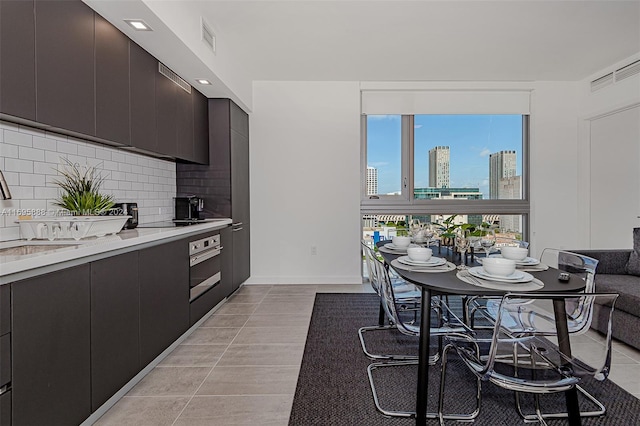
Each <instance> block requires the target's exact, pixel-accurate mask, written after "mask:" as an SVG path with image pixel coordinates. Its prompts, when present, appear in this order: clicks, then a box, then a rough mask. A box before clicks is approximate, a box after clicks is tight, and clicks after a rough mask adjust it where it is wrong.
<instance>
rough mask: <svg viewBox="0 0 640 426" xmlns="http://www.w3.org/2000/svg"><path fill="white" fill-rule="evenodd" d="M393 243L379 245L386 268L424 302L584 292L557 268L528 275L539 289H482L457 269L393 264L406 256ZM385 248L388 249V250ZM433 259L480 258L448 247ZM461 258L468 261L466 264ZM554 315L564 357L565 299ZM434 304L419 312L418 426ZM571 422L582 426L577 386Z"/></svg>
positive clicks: (569, 396)
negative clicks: (437, 298) (430, 270)
mask: <svg viewBox="0 0 640 426" xmlns="http://www.w3.org/2000/svg"><path fill="white" fill-rule="evenodd" d="M389 243H390V241H380V242H378V243H376V246H377V247H378V252H379V253H380V255H381V256H382V258H383V259H384V261H385V264H386V265H389V266H391V267H392V268H393V270H394V271H395V272H396V273H397V274H398V275H399V276H400V277H401V278H403V279H404V280H406V281H408V282H410V283H412V284H415V285H416V286H418V287H419V288H420V290H421V293H422V300H423V301H425V300H429V301H430V300H431V298H432V297H435V296H447V295H459V296H495V297H501V296H504V295H505V294H507V293H509V292H517V293H519V294H520V293H531V294H535V293H545V294H547V293H573V292H581V291H584V289H585V281H584V280H583V279H582V278H581V277H579V276H576V275H571V274H569V279H568V280H559V274H560V272H561V271H559V270H558V269H555V268H551V267H550V268H548V269H546V270H531V269H529V272H528V273H530V274H531V275H533V277H534V279H535V281H536V282H538V283H541V284H543V286H537V287H536V288H535V289H530V290H524V291H523V290H521V288H522V287H521V286H518V288H517V291H516V288H514V286H505V285H503V286H493V288H486V287H479V286H477V285H473V284H470V283H468V282H465V281H463V280H462V279H460V278H458V276H457V272H458V270H457V269H455V268H453V265H450V266H451V268H445V269H443V270H442V271H440V272H438V273H426V272H425V271H424V270H420V268H415V269H414V270H410V269H412V268H399V267H397V266H398V263H395V265H396V267H394V265H392V264H394V261H395V260H396V259H398V258H399V257H400V256H403V255H406V249H405V250H404V251H402V250H393V249H389V248H388V247H389V246H388V244H389ZM385 246H386V247H385ZM433 256H437V257H442V258H444V259H446V260H447V262H449V263H453V264H454V265H458V264H460V263H468V265H467V266H468V267H472V266H479V265H480V263H478V262H477V261H478V255H477V254H476V255H475V260H471V259H472V257H471V256H468V257H464V258H463V257H462V256H461V255H460V254H459V253H455V252H454V251H453V250H452V249H450V248H445V247H437V246H436V247H433ZM462 259H464V260H465V261H464V262H463V261H462ZM553 307H554V316H555V320H556V327H557V332H558V341H559V342H560V343H559V348H560V351H562V352H563V353H565V354H570V353H571V348H570V346H569V339H568V334H569V332H568V326H567V321H566V311H565V303H564V300H563V299H562V298H558V299H553ZM430 311H431V304H430V303H425V302H423V303H421V311H420V314H421V315H420V338H419V348H418V378H417V379H418V380H417V383H418V384H417V392H416V402H415V408H416V409H415V412H416V417H415V424H416V425H426V422H427V395H428V393H427V391H428V388H429V375H428V374H427V373H428V369H429V344H430V338H431V336H430V330H431V312H430ZM565 397H566V404H567V413H568V421H569V425H570V426H578V425H581V418H580V407H579V406H578V391H577V389H576V388H575V387H574V388H573V389H570V390H568V391H566V392H565Z"/></svg>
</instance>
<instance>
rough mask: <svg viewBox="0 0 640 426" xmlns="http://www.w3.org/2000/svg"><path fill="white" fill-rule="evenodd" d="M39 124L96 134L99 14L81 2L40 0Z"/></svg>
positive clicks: (38, 47) (38, 35)
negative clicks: (95, 91) (96, 33)
mask: <svg viewBox="0 0 640 426" xmlns="http://www.w3.org/2000/svg"><path fill="white" fill-rule="evenodd" d="M35 11H36V13H35V16H36V25H37V31H36V87H37V91H38V98H37V103H36V120H37V121H38V122H40V123H43V124H47V125H50V126H54V127H59V128H62V129H66V130H70V131H72V132H78V133H83V134H85V135H95V130H96V120H95V112H94V108H95V96H94V75H95V67H94V53H95V48H94V47H95V43H94V40H95V38H94V27H95V25H94V15H95V13H94V12H93V10H92V9H91V8H89V7H87V5H85V4H84V3H82V2H81V1H80V0H73V1H64V0H62V1H60V0H47V1H45V0H36V2H35Z"/></svg>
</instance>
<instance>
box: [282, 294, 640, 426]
mask: <svg viewBox="0 0 640 426" xmlns="http://www.w3.org/2000/svg"><path fill="white" fill-rule="evenodd" d="M378 309H379V299H378V297H377V296H376V295H374V294H318V295H316V301H315V306H314V309H313V315H312V318H311V323H310V326H309V334H308V337H307V342H306V346H305V350H304V357H303V360H302V366H301V369H300V375H299V378H298V385H297V388H296V393H295V398H294V401H293V408H292V411H291V417H290V419H289V425H290V426H301V425H323V426H329V425H336V426H338V425H339V426H342V425H345V426H346V425H367V426H376V425H411V424H415V420H413V419H401V418H388V417H385V416H383V415H382V414H380V413H379V412H378V411H377V410H376V408H375V405H374V403H373V397H372V395H371V389H370V388H369V382H368V379H367V370H366V369H367V366H368V365H369V363H370V362H372V361H370V360H369V359H368V358H367V357H366V356H365V355H364V353H363V352H362V349H361V347H360V342H359V340H358V334H357V331H358V328H360V327H362V326H366V325H375V324H376V323H377V320H378ZM366 336H367V344H368V347H369V348H370V349H371V350H373V351H377V350H379V351H381V352H383V353H385V352H386V353H406V354H416V355H417V339H416V338H409V337H406V336H401V335H400V334H399V333H398V332H397V331H395V330H394V331H390V332H386V331H384V332H372V333H368V334H367V335H366ZM434 349H435V347H434ZM374 373H375V376H374V377H375V381H376V385H377V386H378V388H379V390H378V392H379V395H380V400H381V404H382V405H383V407H385V408H389V409H394V410H396V409H403V410H413V409H414V401H415V388H416V376H417V367H415V366H406V367H392V368H385V369H378V370H375V372H374ZM473 380H474V379H473V376H472V375H471V374H470V373H469V372H468V371H467V370H466V367H465V366H464V365H463V364H462V363H461V362H460V361H459V360H458V359H457V358H456V356H455V355H453V356H452V357H451V358H450V364H449V365H448V372H447V389H446V392H447V399H446V403H445V411H446V412H458V413H468V412H471V411H473V408H474V406H475V405H474V404H475V398H474V395H475V385H474V381H473ZM439 381H440V363H438V364H437V365H436V366H435V367H432V368H430V376H429V384H430V390H429V400H428V409H429V411H430V412H432V411H436V409H437V392H438V384H439ZM583 387H584V388H586V389H587V390H589V391H590V392H591V393H592V394H593V395H594V396H595V397H596V398H598V399H599V400H600V401H602V402H603V403H604V404H605V406H606V407H607V414H606V415H605V416H604V417H599V418H584V419H583V422H582V424H583V425H607V426H609V425H620V426H623V425H624V426H627V425H637V424H640V400H638V399H636V398H634V397H633V396H632V395H630V394H629V393H627V392H625V391H624V390H622V389H621V388H620V387H619V386H617V385H615V384H614V383H612V382H611V381H605V382H597V381H589V382H585V383H584V385H583ZM542 401H543V407H545V409H553V408H554V407H563V406H564V395H563V394H560V395H550V396H544V397H543V400H542ZM580 404H581V407H582V409H593V408H594V407H593V405H592V404H591V403H590V402H588V401H586V400H585V399H584V398H583V397H582V396H581V397H580ZM524 405H525V407H531V406H532V405H531V398H527V400H526V401H525V404H524ZM529 412H531V411H530V410H529ZM455 423H456V422H455V421H447V424H452V425H453V424H455ZM428 424H432V425H436V424H438V422H437V421H436V420H428ZM474 424H476V425H490V426H494V425H517V424H524V422H523V421H522V420H521V418H520V417H519V416H518V414H517V412H516V410H515V407H514V397H513V393H511V392H508V391H505V390H503V389H501V388H499V387H497V386H495V385H493V384H491V383H483V385H482V405H481V412H480V416H479V417H478V418H477V419H476V420H475V423H474ZM548 424H550V425H565V424H567V422H566V420H549V421H548Z"/></svg>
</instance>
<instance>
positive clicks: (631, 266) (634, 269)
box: [627, 228, 640, 277]
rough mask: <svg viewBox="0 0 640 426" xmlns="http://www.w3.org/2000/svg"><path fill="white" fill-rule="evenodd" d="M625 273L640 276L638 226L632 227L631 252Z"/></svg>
mask: <svg viewBox="0 0 640 426" xmlns="http://www.w3.org/2000/svg"><path fill="white" fill-rule="evenodd" d="M627 273H628V274H631V275H635V276H638V277H640V228H634V229H633V252H632V253H631V256H629V262H628V263H627Z"/></svg>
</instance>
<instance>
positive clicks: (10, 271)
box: [0, 219, 231, 284]
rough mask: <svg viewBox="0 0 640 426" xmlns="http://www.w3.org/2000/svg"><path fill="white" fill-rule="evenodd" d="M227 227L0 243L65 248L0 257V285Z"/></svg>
mask: <svg viewBox="0 0 640 426" xmlns="http://www.w3.org/2000/svg"><path fill="white" fill-rule="evenodd" d="M230 224H231V219H219V220H212V221H208V222H205V223H201V224H196V225H190V226H178V227H174V228H135V229H125V230H122V231H120V232H119V233H118V234H116V235H106V236H104V237H97V238H96V237H92V238H87V239H83V240H80V241H75V240H55V241H48V240H31V241H26V240H14V241H7V242H3V243H0V250H2V249H4V248H10V247H17V246H21V245H24V244H37V245H55V246H58V245H65V247H61V248H57V249H55V250H46V251H41V252H38V253H33V254H23V255H0V284H7V283H10V282H13V281H16V280H20V279H24V278H29V277H33V276H36V275H40V274H43V273H47V272H51V271H53V270H57V269H62V268H66V267H70V266H75V265H78V264H82V263H86V262H90V261H93V260H97V259H99V258H104V257H108V256H113V255H115V254H117V252H118V251H125V249H131V248H132V247H135V246H139V245H146V244H153V243H155V242H159V241H162V240H168V241H169V240H174V239H179V238H183V237H188V236H189V235H193V234H200V233H203V232H207V231H214V230H217V229H221V228H224V227H226V226H228V225H230Z"/></svg>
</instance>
